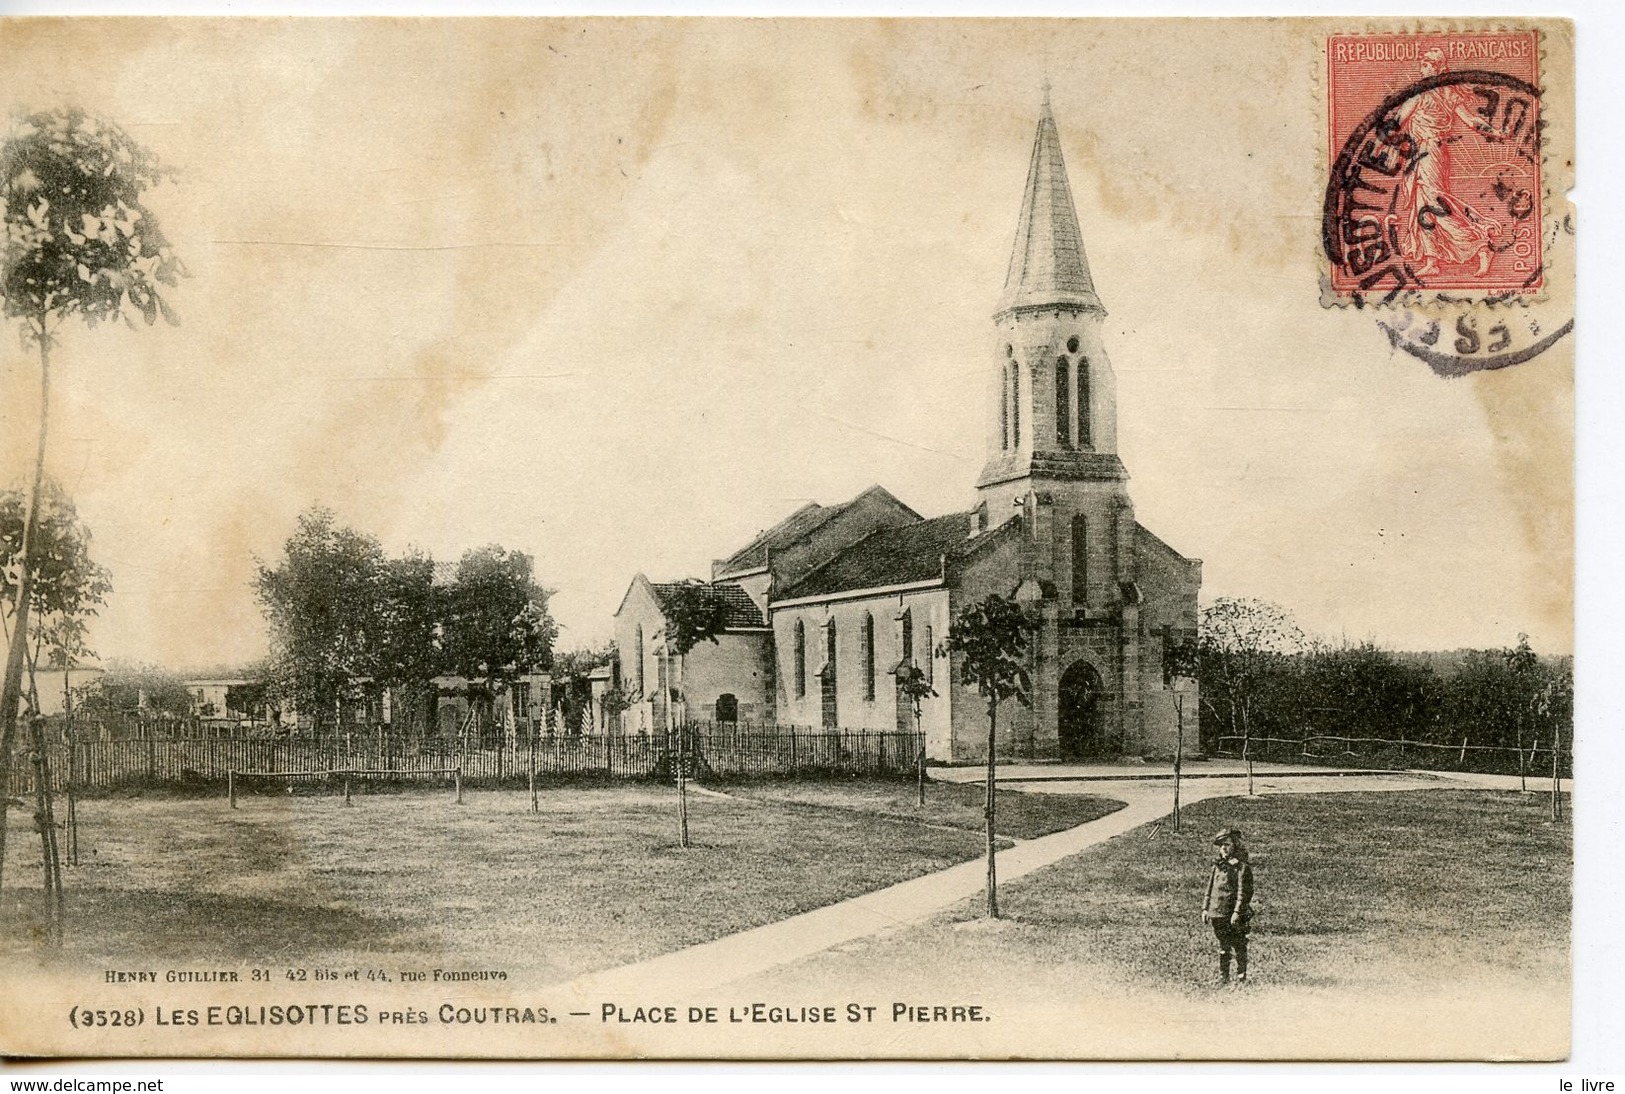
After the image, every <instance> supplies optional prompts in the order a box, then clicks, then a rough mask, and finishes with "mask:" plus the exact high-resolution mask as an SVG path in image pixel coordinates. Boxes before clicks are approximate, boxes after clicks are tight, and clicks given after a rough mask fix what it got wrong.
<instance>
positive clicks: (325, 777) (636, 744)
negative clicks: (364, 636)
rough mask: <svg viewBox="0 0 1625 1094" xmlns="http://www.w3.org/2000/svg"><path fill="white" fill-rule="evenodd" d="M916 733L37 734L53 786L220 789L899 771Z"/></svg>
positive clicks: (26, 759)
mask: <svg viewBox="0 0 1625 1094" xmlns="http://www.w3.org/2000/svg"><path fill="white" fill-rule="evenodd" d="M919 749H920V738H919V736H918V735H917V734H914V733H907V732H884V731H874V730H839V729H814V728H810V727H805V726H774V725H766V726H758V725H733V724H713V723H693V724H690V725H688V726H687V727H685V729H684V730H683V731H682V732H680V733H673V734H670V735H667V734H664V733H661V734H645V735H638V734H551V735H549V734H546V733H544V732H539V731H535V730H532V731H530V732H527V733H523V734H519V735H516V736H514V737H512V738H511V739H509V740H507V741H504V742H502V743H501V744H500V745H499V746H497V747H480V745H479V742H477V741H472V740H471V741H468V742H466V743H465V742H461V741H459V740H457V739H454V738H440V737H428V738H408V737H404V736H398V735H392V734H390V733H389V732H387V731H385V730H381V729H379V730H369V731H361V732H353V733H349V734H328V735H326V736H323V737H321V738H315V737H281V738H274V739H232V738H226V737H215V738H211V737H187V738H177V737H159V736H150V737H145V738H138V739H113V740H102V739H96V738H95V737H94V736H93V737H92V739H88V740H80V741H76V742H75V743H74V744H73V745H72V746H71V747H70V746H69V745H68V744H66V743H65V742H63V741H60V740H57V741H53V742H51V743H49V744H47V745H46V760H47V763H46V770H47V771H48V773H49V774H48V778H49V779H50V782H51V784H52V789H53V790H57V791H60V790H63V789H65V788H66V786H67V785H68V783H69V780H70V779H71V780H72V783H73V785H74V786H75V787H76V788H78V789H81V790H87V791H105V790H118V789H126V788H135V787H150V788H169V789H179V790H187V789H196V790H199V791H203V790H205V789H209V788H213V789H224V787H225V786H226V782H227V780H228V778H229V777H230V774H231V773H232V772H236V773H237V774H238V776H239V778H243V779H247V780H250V781H251V780H252V777H253V775H254V773H263V774H266V775H289V776H290V779H288V780H284V782H285V783H286V782H292V783H294V784H296V785H297V784H304V783H324V782H336V781H338V780H341V779H342V772H344V771H347V770H348V771H367V772H370V773H372V774H369V776H368V781H369V782H373V783H379V782H384V783H388V782H396V783H403V784H412V783H422V782H425V781H439V782H444V781H446V776H445V772H447V771H449V770H454V769H456V770H460V771H461V772H462V780H463V782H464V783H465V784H467V785H471V786H481V785H486V786H492V785H504V784H512V783H523V782H525V781H526V780H528V778H529V776H530V773H531V772H532V771H535V772H536V774H537V775H538V776H540V777H546V778H559V777H601V778H610V779H618V778H631V779H647V778H656V777H664V776H666V775H668V774H670V773H672V772H673V771H674V767H673V764H674V763H675V762H677V761H679V760H680V761H681V762H682V763H684V764H686V765H687V769H688V771H689V773H690V774H693V775H697V776H700V777H705V776H718V777H724V778H728V777H748V776H794V775H819V774H847V775H877V776H892V775H904V774H907V773H909V772H911V771H913V770H914V766H915V763H916V762H917V757H918V754H919ZM35 770H36V769H35V766H34V764H33V754H32V751H31V750H23V751H21V752H19V753H18V754H17V755H16V756H14V757H13V760H12V782H11V786H12V788H13V794H17V793H19V792H21V791H23V790H28V791H31V790H32V788H33V785H34V779H35Z"/></svg>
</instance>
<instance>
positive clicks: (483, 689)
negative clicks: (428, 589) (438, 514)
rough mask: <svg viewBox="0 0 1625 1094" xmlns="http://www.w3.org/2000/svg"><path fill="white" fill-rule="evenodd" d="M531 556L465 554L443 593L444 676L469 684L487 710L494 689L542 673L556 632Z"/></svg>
mask: <svg viewBox="0 0 1625 1094" xmlns="http://www.w3.org/2000/svg"><path fill="white" fill-rule="evenodd" d="M547 598H548V592H547V590H546V589H544V588H542V587H541V586H540V585H538V584H537V583H536V580H535V576H534V572H533V563H532V561H531V557H530V556H529V555H527V554H524V553H523V552H520V551H509V550H507V549H506V548H503V547H499V546H497V545H496V544H494V543H493V544H490V545H488V546H485V547H479V548H475V549H474V550H471V551H468V552H465V553H464V555H463V557H462V560H461V561H460V562H458V564H457V577H456V580H455V581H454V582H453V583H452V586H451V588H450V589H449V590H447V592H446V598H445V618H444V624H443V628H442V635H441V642H442V648H443V650H444V655H445V666H446V669H447V671H449V672H451V673H453V674H454V675H457V676H461V677H463V678H464V679H466V680H468V681H469V682H470V696H471V699H472V700H474V701H475V702H476V703H477V704H478V706H477V708H476V709H482V708H483V709H489V707H490V703H491V698H492V696H493V695H494V694H495V692H496V689H497V687H498V685H502V684H508V683H511V682H512V681H514V680H515V679H517V678H518V677H520V676H523V675H525V674H526V673H529V672H534V671H535V670H537V669H541V668H546V667H548V665H549V664H551V662H552V656H553V640H554V639H555V638H556V637H557V636H558V627H557V625H556V624H555V623H554V622H553V618H552V616H550V615H549V614H548V611H547Z"/></svg>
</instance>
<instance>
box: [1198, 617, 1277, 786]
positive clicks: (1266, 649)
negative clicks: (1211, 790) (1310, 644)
mask: <svg viewBox="0 0 1625 1094" xmlns="http://www.w3.org/2000/svg"><path fill="white" fill-rule="evenodd" d="M1302 645H1303V632H1302V631H1300V630H1299V629H1298V625H1297V624H1296V623H1294V622H1293V621H1292V617H1291V616H1290V615H1288V614H1287V612H1286V609H1284V608H1282V607H1280V606H1279V605H1276V604H1271V603H1269V602H1268V601H1265V600H1252V599H1237V598H1234V597H1220V598H1219V599H1217V600H1215V601H1214V602H1213V603H1212V604H1211V605H1209V606H1208V607H1206V608H1204V609H1203V610H1202V619H1201V628H1200V631H1199V637H1198V639H1197V658H1198V662H1199V666H1198V672H1199V674H1200V679H1201V683H1202V701H1203V702H1204V703H1206V704H1209V706H1210V707H1211V708H1213V709H1214V710H1215V713H1216V714H1217V713H1218V708H1220V707H1222V708H1223V709H1224V711H1225V714H1226V716H1227V720H1228V722H1229V728H1230V732H1231V734H1232V735H1233V736H1237V737H1240V738H1241V755H1242V759H1243V760H1244V761H1245V762H1246V764H1247V793H1248V794H1249V795H1251V794H1252V793H1253V761H1252V747H1251V746H1252V729H1253V723H1254V720H1255V718H1256V715H1257V713H1258V700H1259V698H1260V695H1261V694H1262V693H1263V692H1264V690H1265V688H1266V686H1267V685H1268V683H1269V682H1270V679H1271V676H1272V674H1279V673H1280V672H1281V670H1282V669H1283V668H1284V667H1285V663H1286V659H1287V657H1288V656H1289V655H1291V654H1294V653H1296V652H1297V651H1298V649H1299V648H1300V647H1301V646H1302Z"/></svg>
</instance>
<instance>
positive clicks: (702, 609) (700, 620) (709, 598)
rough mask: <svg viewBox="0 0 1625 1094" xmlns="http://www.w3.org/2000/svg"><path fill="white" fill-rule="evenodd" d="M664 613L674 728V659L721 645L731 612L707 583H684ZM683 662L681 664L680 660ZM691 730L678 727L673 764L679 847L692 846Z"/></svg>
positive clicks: (672, 591) (670, 593) (665, 595)
mask: <svg viewBox="0 0 1625 1094" xmlns="http://www.w3.org/2000/svg"><path fill="white" fill-rule="evenodd" d="M660 611H661V614H662V615H664V616H665V617H666V623H665V626H664V628H663V632H662V634H663V637H664V639H665V646H664V648H665V650H666V695H665V702H666V723H667V729H668V730H670V728H671V722H672V718H671V707H672V704H673V703H674V702H676V701H677V699H678V698H679V696H680V694H681V693H680V692H679V691H678V689H677V686H676V685H675V684H674V683H673V682H672V679H671V663H672V662H671V659H672V657H673V656H675V657H677V658H679V659H681V658H683V657H686V656H688V653H689V651H690V650H692V649H693V648H694V647H695V646H697V645H699V644H700V643H701V642H710V643H711V644H713V645H716V644H717V639H718V637H719V636H720V635H721V634H722V632H723V631H724V630H725V629H726V628H727V625H728V609H727V605H726V604H724V603H723V601H722V598H721V597H719V596H717V595H716V592H715V591H714V590H713V589H712V588H711V587H710V586H709V585H707V584H705V582H703V581H684V582H681V583H679V584H677V585H674V586H670V587H668V588H666V589H664V590H662V594H661V598H660ZM679 663H680V661H679ZM687 737H688V731H687V729H686V727H684V726H678V727H677V742H678V743H677V754H676V756H675V757H674V758H673V765H674V766H675V767H676V769H677V838H678V846H680V847H687V846H688V750H687V749H686V748H685V747H684V741H686V739H687Z"/></svg>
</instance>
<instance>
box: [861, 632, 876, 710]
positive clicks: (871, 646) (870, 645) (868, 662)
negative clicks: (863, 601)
mask: <svg viewBox="0 0 1625 1094" xmlns="http://www.w3.org/2000/svg"><path fill="white" fill-rule="evenodd" d="M863 697H864V698H865V699H873V698H874V697H875V617H874V614H873V613H871V612H865V613H864V614H863Z"/></svg>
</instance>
